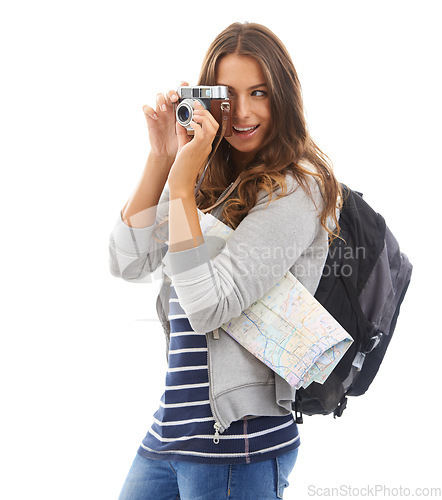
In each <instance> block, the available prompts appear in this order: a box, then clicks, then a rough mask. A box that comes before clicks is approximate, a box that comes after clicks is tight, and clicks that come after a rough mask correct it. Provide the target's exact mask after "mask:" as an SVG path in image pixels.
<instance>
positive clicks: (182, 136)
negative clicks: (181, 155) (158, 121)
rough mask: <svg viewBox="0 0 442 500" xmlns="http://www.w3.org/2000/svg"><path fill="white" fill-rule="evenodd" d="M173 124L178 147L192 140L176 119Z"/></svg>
mask: <svg viewBox="0 0 442 500" xmlns="http://www.w3.org/2000/svg"><path fill="white" fill-rule="evenodd" d="M175 126H176V135H177V137H178V148H179V149H181V148H182V147H184V146H185V145H186V144H188V143H189V142H190V141H191V140H192V136H189V135H187V129H186V128H185V127H183V126H182V125H180V124H179V123H178V121H176V122H175Z"/></svg>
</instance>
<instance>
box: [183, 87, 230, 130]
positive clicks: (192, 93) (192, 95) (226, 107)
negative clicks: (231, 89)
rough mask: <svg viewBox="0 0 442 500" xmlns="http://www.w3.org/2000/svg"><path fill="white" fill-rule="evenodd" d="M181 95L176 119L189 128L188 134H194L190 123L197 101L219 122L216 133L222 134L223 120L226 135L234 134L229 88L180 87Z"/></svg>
mask: <svg viewBox="0 0 442 500" xmlns="http://www.w3.org/2000/svg"><path fill="white" fill-rule="evenodd" d="M177 93H178V96H179V100H178V103H177V105H176V111H175V114H176V119H177V121H178V123H179V124H180V125H182V126H183V127H185V128H186V129H187V133H188V135H193V133H194V131H193V129H192V127H190V126H189V123H190V122H191V121H192V119H193V109H194V108H193V106H194V103H195V101H199V102H200V103H201V104H202V105H203V106H204V107H205V108H206V109H208V110H209V111H210V113H211V114H212V115H213V117H214V118H215V120H216V121H217V122H218V123H219V125H220V126H219V128H218V131H217V133H216V135H218V136H219V135H221V131H222V122H223V120H224V121H225V122H226V132H225V134H224V136H225V137H229V136H231V135H232V116H231V109H230V108H231V101H230V99H229V98H228V89H227V87H226V86H224V85H215V86H214V87H209V86H205V85H199V86H196V87H187V86H185V87H178V89H177Z"/></svg>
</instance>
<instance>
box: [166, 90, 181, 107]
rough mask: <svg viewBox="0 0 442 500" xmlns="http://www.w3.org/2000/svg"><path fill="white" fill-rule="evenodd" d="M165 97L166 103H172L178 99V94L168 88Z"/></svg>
mask: <svg viewBox="0 0 442 500" xmlns="http://www.w3.org/2000/svg"><path fill="white" fill-rule="evenodd" d="M166 97H167V104H168V105H172V104H173V103H174V102H177V101H178V99H179V96H178V94H177V92H176V91H175V90H169V92H167V94H166Z"/></svg>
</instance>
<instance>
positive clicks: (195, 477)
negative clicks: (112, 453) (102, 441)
mask: <svg viewBox="0 0 442 500" xmlns="http://www.w3.org/2000/svg"><path fill="white" fill-rule="evenodd" d="M297 456H298V449H295V450H293V451H289V452H288V453H285V454H284V455H281V456H279V457H277V458H272V459H270V460H265V461H263V462H257V463H252V464H237V465H216V464H214V465H212V464H200V463H193V462H183V461H179V462H178V461H167V460H151V459H150V458H145V457H142V456H141V455H139V454H138V453H137V456H136V457H135V460H134V461H133V464H132V467H131V468H130V471H129V474H128V475H127V478H126V481H125V482H124V485H123V489H122V490H121V493H120V496H119V500H178V499H180V500H221V499H228V500H248V499H250V500H270V499H272V500H274V499H277V498H283V497H282V495H283V493H284V488H286V487H287V486H288V485H289V482H288V476H289V474H290V472H291V471H292V469H293V467H294V465H295V462H296V458H297Z"/></svg>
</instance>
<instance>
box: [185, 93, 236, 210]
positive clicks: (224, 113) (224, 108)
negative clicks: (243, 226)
mask: <svg viewBox="0 0 442 500" xmlns="http://www.w3.org/2000/svg"><path fill="white" fill-rule="evenodd" d="M229 113H230V103H229V102H223V103H222V104H221V134H220V135H219V138H218V141H217V142H216V144H215V146H214V148H213V150H212V153H211V154H210V157H209V161H208V162H207V164H206V166H205V168H204V172H203V174H202V175H201V177H200V180H199V181H198V184H197V186H196V188H195V195H196V193H197V192H198V190H199V188H200V186H201V183H202V182H203V179H204V176H205V175H206V171H207V169H208V167H209V165H210V162H211V161H212V158H213V157H214V156H215V153H216V150H217V149H218V146H219V145H220V144H221V141H222V140H223V138H224V135H225V133H226V128H227V121H228V118H229ZM240 180H241V174H240V175H239V176H238V178H237V179H236V181H235V182H233V183H232V184H230V186H229V188H228V190H227V192H224V193H223V195H222V197H221V199H218V201H217V202H216V203H215V204H214V205H212V206H211V207H209V208H205V209H204V210H202V212H203V213H207V212H209V211H210V210H212V209H213V208H215V207H216V206H218V205H219V204H220V203H222V202H223V201H224V200H225V199H226V198H228V197H229V196H230V194H231V193H232V192H233V190H234V189H235V188H236V186H237V185H238V184H239V182H240Z"/></svg>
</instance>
